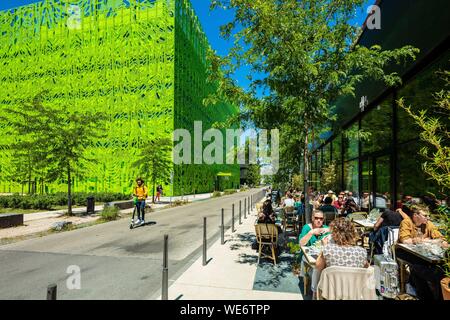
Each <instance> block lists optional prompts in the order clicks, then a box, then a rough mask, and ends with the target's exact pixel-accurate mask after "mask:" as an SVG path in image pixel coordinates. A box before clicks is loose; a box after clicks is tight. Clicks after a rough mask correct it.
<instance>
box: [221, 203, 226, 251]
mask: <svg viewBox="0 0 450 320" xmlns="http://www.w3.org/2000/svg"><path fill="white" fill-rule="evenodd" d="M220 243H221V244H225V224H224V222H223V208H222V225H221V226H220Z"/></svg>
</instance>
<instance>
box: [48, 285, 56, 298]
mask: <svg viewBox="0 0 450 320" xmlns="http://www.w3.org/2000/svg"><path fill="white" fill-rule="evenodd" d="M47 300H56V284H51V285H49V286H48V287H47Z"/></svg>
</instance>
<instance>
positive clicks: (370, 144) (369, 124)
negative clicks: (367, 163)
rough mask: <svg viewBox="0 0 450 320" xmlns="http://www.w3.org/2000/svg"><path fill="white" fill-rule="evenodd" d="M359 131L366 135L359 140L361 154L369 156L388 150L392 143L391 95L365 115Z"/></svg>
mask: <svg viewBox="0 0 450 320" xmlns="http://www.w3.org/2000/svg"><path fill="white" fill-rule="evenodd" d="M361 129H362V131H363V132H364V133H368V136H367V137H365V136H364V137H363V138H361V142H362V143H361V144H362V153H363V154H370V153H372V152H375V151H379V150H383V149H386V148H388V147H389V146H390V145H391V142H392V95H391V96H389V97H387V98H386V99H385V100H384V101H383V102H382V103H380V104H379V105H378V106H376V107H375V108H374V109H372V110H370V111H369V113H367V114H365V115H364V117H363V118H362V121H361Z"/></svg>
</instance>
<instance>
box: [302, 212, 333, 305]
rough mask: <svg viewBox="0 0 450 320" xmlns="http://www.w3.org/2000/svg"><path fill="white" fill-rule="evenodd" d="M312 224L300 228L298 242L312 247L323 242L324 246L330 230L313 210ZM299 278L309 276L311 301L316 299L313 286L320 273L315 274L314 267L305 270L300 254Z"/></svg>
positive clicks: (315, 289) (303, 260) (320, 213)
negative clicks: (318, 242)
mask: <svg viewBox="0 0 450 320" xmlns="http://www.w3.org/2000/svg"><path fill="white" fill-rule="evenodd" d="M311 219H312V222H311V223H308V224H305V225H304V226H303V228H302V232H301V233H300V235H299V237H298V241H299V243H300V245H301V246H307V247H309V246H313V245H314V244H315V243H316V242H317V241H321V240H323V242H322V243H323V244H326V243H327V242H328V239H329V237H328V236H329V235H330V229H329V228H328V226H327V225H324V224H323V220H324V215H323V212H322V211H320V210H314V211H313V213H312V217H311ZM300 259H301V260H300V261H301V265H300V276H301V277H305V276H306V274H308V275H309V278H310V279H311V291H312V293H313V299H314V298H315V297H316V291H317V288H316V287H315V285H316V284H317V283H318V282H319V278H320V272H317V271H316V269H315V266H310V268H309V270H308V268H306V264H307V261H306V260H305V258H304V257H303V254H300Z"/></svg>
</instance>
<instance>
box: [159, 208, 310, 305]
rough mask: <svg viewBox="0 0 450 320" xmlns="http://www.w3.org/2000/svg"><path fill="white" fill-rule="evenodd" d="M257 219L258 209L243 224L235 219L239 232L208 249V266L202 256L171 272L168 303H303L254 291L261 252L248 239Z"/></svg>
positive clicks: (293, 296)
mask: <svg viewBox="0 0 450 320" xmlns="http://www.w3.org/2000/svg"><path fill="white" fill-rule="evenodd" d="M255 220H256V210H253V211H251V214H250V216H247V219H244V217H242V225H239V222H238V218H237V217H236V223H235V229H236V232H234V233H232V232H231V228H230V229H229V230H228V231H227V232H226V233H225V244H224V245H221V241H220V239H219V240H217V241H216V242H215V243H214V244H212V245H210V246H208V251H207V260H209V259H211V260H210V261H209V262H208V264H207V265H206V266H203V265H202V263H203V257H202V256H201V257H199V258H198V259H197V260H196V261H195V262H194V263H193V264H192V265H191V266H190V267H189V268H188V269H187V270H185V271H184V272H183V273H182V274H181V275H179V274H175V275H171V274H170V269H169V279H176V280H169V300H303V297H302V295H301V294H294V293H285V292H274V291H261V290H254V289H253V287H254V282H255V276H256V271H257V268H258V265H257V260H258V253H257V251H256V250H254V249H252V248H251V241H249V238H253V236H254V234H255V227H254V222H255ZM169 255H170V242H169ZM274 270H275V269H274ZM153 298H157V299H158V300H160V299H161V295H159V296H158V297H153Z"/></svg>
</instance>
